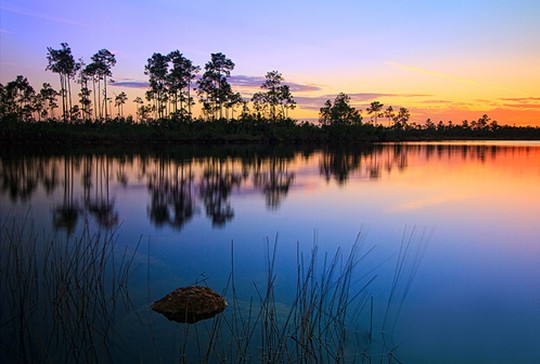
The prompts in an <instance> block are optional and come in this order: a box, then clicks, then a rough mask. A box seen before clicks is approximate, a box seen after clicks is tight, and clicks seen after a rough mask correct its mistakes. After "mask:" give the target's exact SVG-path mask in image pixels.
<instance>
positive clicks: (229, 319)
mask: <svg viewBox="0 0 540 364" xmlns="http://www.w3.org/2000/svg"><path fill="white" fill-rule="evenodd" d="M416 235H417V234H416V231H415V230H413V231H412V232H410V234H408V235H404V239H403V241H402V245H401V250H400V253H399V256H398V262H397V265H396V269H395V274H394V277H393V281H392V283H391V287H390V297H389V299H388V302H387V304H386V307H385V308H381V310H380V311H379V310H378V309H377V308H376V307H374V300H373V296H371V295H370V293H369V291H368V288H369V287H370V285H371V284H372V283H373V281H374V280H375V279H376V275H375V273H374V272H372V273H368V274H366V275H363V276H362V277H361V278H357V276H358V275H357V274H355V270H357V268H358V266H359V263H360V262H361V261H362V260H363V259H364V258H365V257H366V255H368V254H369V253H370V252H371V250H368V251H366V252H363V253H361V244H359V242H358V240H357V242H356V243H355V244H354V245H353V246H352V248H351V250H350V252H349V253H348V255H347V254H344V253H343V252H342V251H341V250H339V249H338V251H337V252H336V253H335V255H334V256H333V257H330V256H328V255H327V254H325V255H324V258H323V259H322V261H321V259H319V256H318V248H317V246H315V245H314V247H313V249H312V250H311V252H310V254H308V255H304V253H302V252H301V251H300V250H299V249H298V248H297V262H296V267H297V273H296V294H295V297H294V298H293V300H292V302H291V303H290V305H287V306H285V305H283V304H282V303H280V302H279V301H278V300H276V292H278V291H279V287H278V284H277V282H276V274H275V271H274V267H275V262H276V244H274V245H272V246H271V244H267V260H266V274H265V276H266V281H265V282H264V283H263V284H259V283H255V282H254V289H255V292H256V294H255V298H251V299H250V300H249V303H245V302H241V301H240V297H239V295H238V294H237V290H236V286H235V269H234V265H235V263H234V253H233V251H232V250H233V248H232V246H231V255H232V257H233V259H232V264H231V266H232V270H231V274H230V278H229V281H228V284H227V287H226V288H225V290H224V295H225V296H227V297H228V301H229V304H230V307H229V308H228V309H227V310H226V311H225V312H224V313H223V314H221V315H218V316H217V317H216V318H215V319H214V320H212V321H208V322H200V323H198V324H196V325H186V326H185V327H184V332H183V334H184V336H183V338H182V339H181V345H180V359H181V362H191V361H192V360H195V361H199V362H225V361H226V362H232V363H236V362H265V363H275V362H283V363H289V362H301V363H321V362H323V363H335V362H372V361H373V360H374V361H377V362H382V361H384V362H389V363H392V362H395V363H399V362H400V361H399V360H398V359H397V358H396V353H395V350H396V348H397V346H398V345H393V343H392V340H391V331H392V330H393V327H394V326H395V322H396V320H397V316H398V315H399V311H400V309H401V306H402V305H403V301H404V299H405V297H406V295H407V292H408V290H409V288H410V285H411V283H412V278H413V277H414V274H415V273H416V271H417V269H418V263H419V261H420V257H421V254H422V252H423V248H424V247H425V244H418V245H415V239H416V238H415V237H416ZM422 240H423V238H422ZM415 249H417V250H415ZM411 259H412V260H411ZM375 310H377V311H378V312H379V313H380V315H377V317H379V318H380V320H379V319H377V318H376V317H375V314H374V311H375ZM374 321H377V322H380V330H378V329H375V327H374V326H376V323H374Z"/></svg>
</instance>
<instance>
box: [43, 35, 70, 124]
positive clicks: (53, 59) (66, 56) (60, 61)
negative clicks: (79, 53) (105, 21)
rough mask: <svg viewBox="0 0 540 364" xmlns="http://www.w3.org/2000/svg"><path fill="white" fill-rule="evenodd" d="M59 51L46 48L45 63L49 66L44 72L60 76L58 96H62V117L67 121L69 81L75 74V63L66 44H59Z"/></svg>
mask: <svg viewBox="0 0 540 364" xmlns="http://www.w3.org/2000/svg"><path fill="white" fill-rule="evenodd" d="M60 46H61V47H62V48H61V49H53V48H51V47H47V51H48V53H47V61H48V62H49V64H48V65H47V67H46V68H45V70H47V71H48V70H50V71H52V72H53V73H58V75H59V76H60V94H61V95H62V117H63V119H64V121H66V120H67V119H68V115H69V112H70V110H71V108H72V103H71V79H72V78H73V77H74V76H75V74H76V73H77V63H76V62H75V59H74V58H73V55H72V54H71V48H69V45H68V44H67V43H61V44H60Z"/></svg>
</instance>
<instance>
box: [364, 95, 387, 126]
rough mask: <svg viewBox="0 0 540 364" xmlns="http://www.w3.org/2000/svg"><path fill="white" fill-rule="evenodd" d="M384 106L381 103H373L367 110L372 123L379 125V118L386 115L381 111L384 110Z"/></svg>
mask: <svg viewBox="0 0 540 364" xmlns="http://www.w3.org/2000/svg"><path fill="white" fill-rule="evenodd" d="M383 106H384V104H381V103H380V102H379V101H373V102H372V103H371V104H369V107H368V108H367V109H366V111H367V113H368V115H370V116H371V121H372V122H374V123H375V124H377V118H378V117H381V116H383V115H384V114H383V112H382V111H381V110H382V109H383Z"/></svg>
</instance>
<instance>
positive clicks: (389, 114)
mask: <svg viewBox="0 0 540 364" xmlns="http://www.w3.org/2000/svg"><path fill="white" fill-rule="evenodd" d="M384 116H385V117H386V118H387V119H388V126H390V122H391V121H392V120H394V117H395V116H396V113H395V112H394V108H393V107H392V106H388V107H387V108H386V110H384Z"/></svg>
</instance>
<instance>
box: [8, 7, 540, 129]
mask: <svg viewBox="0 0 540 364" xmlns="http://www.w3.org/2000/svg"><path fill="white" fill-rule="evenodd" d="M0 12H1V13H0V82H1V83H3V84H5V83H7V82H9V81H11V80H13V79H14V78H15V77H16V76H17V75H24V76H26V77H27V78H28V80H29V81H30V83H31V84H32V85H33V86H34V88H36V89H39V88H40V87H41V83H43V82H51V84H52V85H53V87H55V88H57V89H58V88H59V81H58V77H57V75H55V74H52V73H51V72H49V71H45V67H46V66H47V59H46V54H47V47H53V48H60V43H61V42H67V43H68V44H69V45H70V47H71V49H72V52H73V54H74V56H75V58H83V59H84V60H86V61H87V62H89V61H90V56H92V55H93V54H94V53H96V51H98V50H100V49H102V48H106V49H108V50H110V51H111V52H113V53H114V54H115V55H116V59H117V64H116V66H115V67H114V68H113V69H112V71H113V78H114V79H115V80H116V82H117V84H116V86H114V87H111V90H112V92H113V94H114V93H120V92H121V91H125V92H126V93H127V94H128V97H129V101H128V104H129V106H130V107H131V108H132V109H133V108H134V104H133V102H131V101H132V100H133V99H134V98H135V97H136V96H143V94H144V91H145V89H144V87H145V86H146V82H147V76H145V75H144V66H145V64H146V60H147V59H148V58H149V57H150V56H151V55H152V54H153V53H154V52H160V53H164V54H166V53H169V52H170V51H173V50H176V49H178V50H179V51H180V52H182V53H183V54H184V55H185V56H186V57H187V58H189V59H191V60H192V61H193V62H194V63H195V64H197V65H200V66H204V64H205V63H206V62H207V61H208V60H209V59H210V54H211V53H215V52H222V53H224V54H225V55H227V56H228V57H229V58H231V59H232V60H233V62H235V64H236V68H235V69H234V71H233V77H232V78H231V80H230V81H231V83H232V84H233V87H234V88H235V89H236V90H238V91H242V92H243V94H244V95H245V96H246V97H248V96H249V95H250V94H251V93H253V92H255V91H257V89H258V87H259V86H260V84H261V83H262V80H263V78H264V75H265V74H266V72H268V71H271V70H278V71H280V72H281V73H282V74H283V76H284V77H285V80H286V82H285V83H288V84H289V85H290V86H291V90H292V93H293V96H294V97H295V99H296V101H297V103H298V107H297V109H296V110H295V111H294V113H293V114H292V116H293V117H295V118H298V119H316V118H317V117H318V110H319V108H320V107H321V106H323V103H324V101H325V100H326V99H333V98H334V97H335V95H336V94H337V93H339V92H345V93H347V94H348V95H350V96H351V97H352V100H353V104H354V106H356V107H358V108H360V109H365V108H366V106H367V105H368V104H369V103H370V102H372V101H375V100H378V101H380V102H381V103H383V104H384V105H385V108H386V107H387V106H390V105H392V106H393V108H394V109H398V108H399V107H400V106H404V107H407V108H408V109H409V110H410V111H411V114H412V117H411V119H412V120H411V121H415V122H419V123H422V122H424V121H425V120H426V119H427V118H431V119H432V120H433V121H435V122H437V121H438V120H443V121H445V122H446V121H448V120H452V121H453V122H454V123H460V122H461V121H462V120H464V119H468V120H473V119H478V118H479V117H480V116H482V114H484V113H487V114H488V115H489V116H490V117H491V118H493V119H496V120H497V121H499V123H501V124H510V125H513V124H516V125H537V126H540V1H538V0H513V1H509V0H508V1H506V0H467V1H464V0H441V1H419V0H416V1H414V0H411V1H398V0H396V1H388V0H383V1H362V0H333V1H318V0H309V1H308V0H289V1H283V0H272V1H254V0H249V1H248V0H230V1H224V0H213V1H205V0H199V1H182V0H147V1H137V0H131V1H125V0H120V1H110V0H108V1H105V0H93V1H73V0H52V1H44V0H2V1H1V2H0ZM126 110H128V108H126ZM364 117H366V113H365V112H364Z"/></svg>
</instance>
